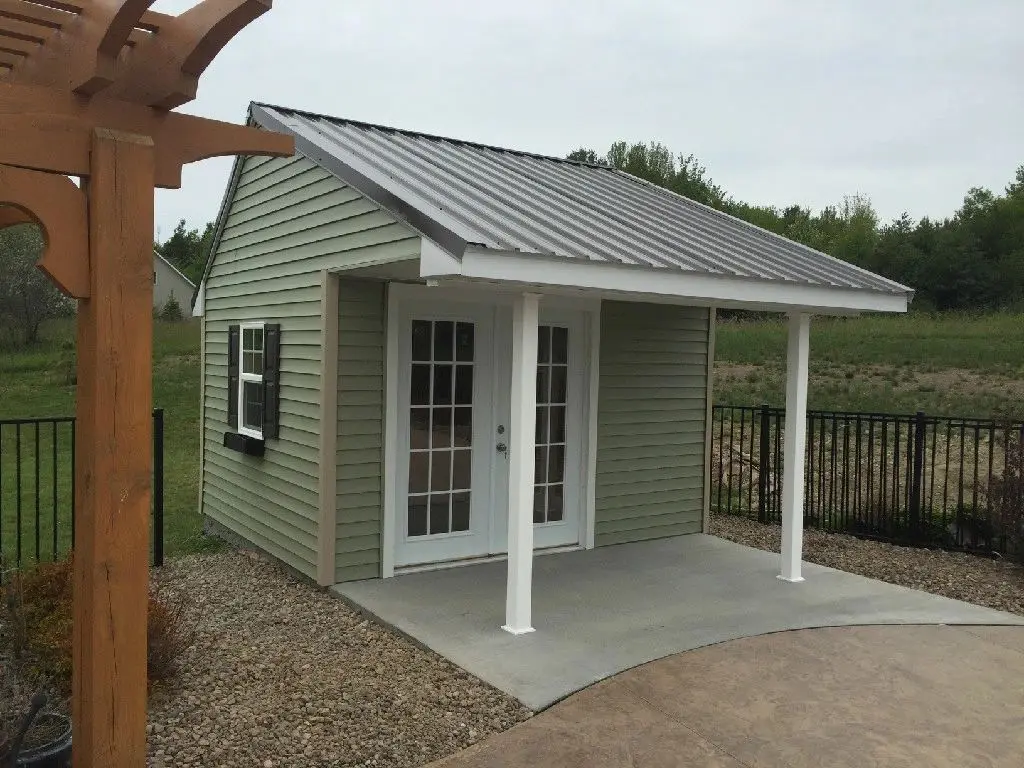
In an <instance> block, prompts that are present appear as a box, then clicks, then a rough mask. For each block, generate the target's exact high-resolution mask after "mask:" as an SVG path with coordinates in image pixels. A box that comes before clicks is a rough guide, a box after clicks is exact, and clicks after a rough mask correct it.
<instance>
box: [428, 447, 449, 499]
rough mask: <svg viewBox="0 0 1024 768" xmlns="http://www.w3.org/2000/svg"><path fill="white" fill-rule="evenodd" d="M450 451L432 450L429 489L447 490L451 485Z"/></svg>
mask: <svg viewBox="0 0 1024 768" xmlns="http://www.w3.org/2000/svg"><path fill="white" fill-rule="evenodd" d="M451 473H452V452H451V451H433V455H432V456H431V457H430V490H432V491H448V490H451V487H452V476H451Z"/></svg>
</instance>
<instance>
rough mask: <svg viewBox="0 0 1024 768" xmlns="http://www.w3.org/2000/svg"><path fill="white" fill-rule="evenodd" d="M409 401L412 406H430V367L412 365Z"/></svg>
mask: <svg viewBox="0 0 1024 768" xmlns="http://www.w3.org/2000/svg"><path fill="white" fill-rule="evenodd" d="M409 399H410V401H411V402H412V404H413V405H429V404H430V366H429V365H414V366H413V367H412V376H411V379H410V384H409Z"/></svg>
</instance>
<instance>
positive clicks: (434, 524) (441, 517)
mask: <svg viewBox="0 0 1024 768" xmlns="http://www.w3.org/2000/svg"><path fill="white" fill-rule="evenodd" d="M450 502H451V495H450V494H447V493H432V494H430V533H431V534H437V533H448V531H450V530H451V523H450V521H449V519H448V512H449V504H450Z"/></svg>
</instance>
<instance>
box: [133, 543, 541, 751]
mask: <svg viewBox="0 0 1024 768" xmlns="http://www.w3.org/2000/svg"><path fill="white" fill-rule="evenodd" d="M156 581H157V582H158V584H159V586H160V588H161V589H162V590H163V591H164V592H165V593H167V594H168V595H170V596H172V597H173V596H175V595H181V596H184V597H185V598H186V599H187V600H188V601H189V602H190V604H191V606H192V607H191V608H190V609H189V612H190V615H192V616H193V617H194V618H195V621H196V628H197V634H198V640H197V642H196V643H195V645H194V646H193V647H192V648H191V649H190V650H189V651H188V652H187V654H186V658H184V659H183V663H182V664H181V671H180V674H179V676H178V678H177V679H176V680H175V682H174V683H173V684H172V685H171V686H170V687H167V688H163V689H157V690H154V691H153V692H152V694H151V696H150V713H149V715H150V716H149V726H148V730H149V765H150V766H200V765H202V766H206V765H209V766H213V765H217V766H221V765H230V766H255V767H256V768H261V767H262V768H277V767H278V766H328V765H329V766H335V765H337V766H355V765H360V766H362V765H373V766H416V765H421V764H423V763H427V762H430V761H432V760H436V759H439V758H441V757H444V756H446V755H449V754H451V753H453V752H455V751H457V750H460V749H462V748H464V747H467V746H469V745H471V744H473V743H475V742H477V741H480V740H482V739H484V738H486V737H487V736H489V735H491V734H493V733H495V732H498V731H503V730H505V729H507V728H509V727H511V726H512V725H514V724H516V723H517V722H520V721H522V720H525V719H527V718H529V717H530V716H531V712H530V711H529V710H527V709H526V708H525V707H523V706H522V705H521V704H519V702H517V701H516V700H515V699H513V698H511V697H509V696H507V695H505V694H504V693H501V692H500V691H497V690H496V689H494V688H491V687H490V686H488V685H486V684H485V683H483V682H481V681H480V680H478V679H476V678H475V677H473V676H471V675H469V674H468V673H466V672H464V671H463V670H461V669H459V668H458V667H456V666H455V665H453V664H451V663H449V662H448V661H446V660H445V659H443V658H441V657H440V656H438V655H437V654H434V653H432V652H430V651H427V650H423V649H422V648H420V647H418V646H416V645H413V644H412V643H411V642H409V641H407V640H406V639H404V638H402V637H400V636H398V635H396V634H395V633H393V632H391V631H389V630H386V629H384V628H383V627H381V626H379V625H377V624H375V623H374V622H372V621H368V620H367V619H365V618H364V617H363V616H361V615H359V614H358V613H356V612H355V611H353V610H351V609H350V608H349V607H348V606H346V605H345V604H344V603H342V602H341V601H340V600H338V599H335V598H333V597H331V596H329V595H328V594H326V593H324V592H322V591H320V590H318V589H316V588H315V587H313V586H310V585H308V584H305V583H302V582H301V581H299V580H298V579H296V578H293V577H292V576H290V575H287V574H286V573H284V572H283V571H282V570H281V569H280V568H279V567H278V566H276V565H273V564H271V563H269V562H266V561H265V560H263V559H262V558H259V557H257V556H255V555H253V554H248V553H240V552H236V551H222V552H216V553H213V554H204V555H195V556H190V557H186V558H182V559H178V560H173V561H170V562H169V563H168V564H167V565H165V566H164V567H163V568H162V569H161V570H160V571H159V573H158V575H157V576H156Z"/></svg>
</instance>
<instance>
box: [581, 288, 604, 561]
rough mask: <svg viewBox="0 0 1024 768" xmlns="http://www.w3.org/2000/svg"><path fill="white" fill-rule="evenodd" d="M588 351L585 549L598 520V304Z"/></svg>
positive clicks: (599, 386) (599, 382)
mask: <svg viewBox="0 0 1024 768" xmlns="http://www.w3.org/2000/svg"><path fill="white" fill-rule="evenodd" d="M589 317H590V339H589V342H590V355H589V360H588V361H587V364H588V366H589V368H588V371H589V374H590V375H589V382H588V384H589V387H588V391H587V457H586V473H587V475H586V480H585V482H584V488H585V489H586V494H587V496H586V503H585V506H584V515H585V517H586V523H585V525H586V528H585V529H584V536H583V546H584V547H586V548H587V549H593V548H594V536H595V533H594V529H595V526H596V523H597V424H598V407H597V406H598V397H599V396H600V389H601V306H600V304H598V306H597V308H596V309H595V310H594V311H593V312H592V313H590V316H589Z"/></svg>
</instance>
